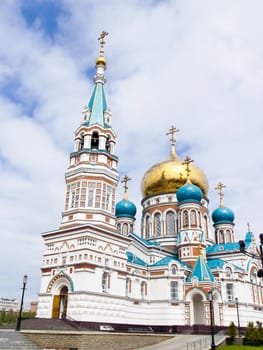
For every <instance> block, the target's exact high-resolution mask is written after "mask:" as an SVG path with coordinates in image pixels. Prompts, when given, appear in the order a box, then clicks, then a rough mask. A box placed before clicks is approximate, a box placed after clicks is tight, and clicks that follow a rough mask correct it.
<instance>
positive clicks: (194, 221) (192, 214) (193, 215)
mask: <svg viewBox="0 0 263 350" xmlns="http://www.w3.org/2000/svg"><path fill="white" fill-rule="evenodd" d="M190 221H191V226H197V217H196V212H195V211H194V210H191V212H190Z"/></svg>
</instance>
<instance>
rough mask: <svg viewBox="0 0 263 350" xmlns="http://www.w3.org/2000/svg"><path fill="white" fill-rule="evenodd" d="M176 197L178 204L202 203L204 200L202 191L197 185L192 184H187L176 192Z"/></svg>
mask: <svg viewBox="0 0 263 350" xmlns="http://www.w3.org/2000/svg"><path fill="white" fill-rule="evenodd" d="M176 196H177V199H178V202H180V203H186V202H198V203H200V202H201V199H202V191H201V190H200V188H199V187H198V186H196V185H193V184H192V183H187V184H185V185H183V186H182V187H180V188H179V190H178V191H177V192H176Z"/></svg>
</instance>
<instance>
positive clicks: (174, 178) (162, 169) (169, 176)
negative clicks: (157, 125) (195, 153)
mask: <svg viewBox="0 0 263 350" xmlns="http://www.w3.org/2000/svg"><path fill="white" fill-rule="evenodd" d="M177 131H179V130H177V129H176V128H175V127H173V126H172V127H171V129H170V130H169V132H168V133H167V135H168V134H172V138H171V140H170V141H171V142H172V149H171V153H170V159H168V160H164V161H162V162H160V163H157V164H154V165H153V166H152V167H151V168H150V169H149V170H147V171H146V173H145V174H144V176H143V179H142V183H141V192H142V195H143V196H144V197H147V196H152V195H156V194H161V193H168V192H177V190H178V189H179V188H180V187H182V186H183V185H184V184H185V183H186V181H187V179H188V173H187V170H186V168H185V166H184V164H183V162H182V159H181V158H180V157H178V156H177V154H176V152H175V148H174V145H175V139H174V133H175V132H177ZM189 172H190V176H189V180H190V181H191V183H192V184H194V185H196V186H198V187H199V188H200V189H201V191H202V193H203V196H204V197H206V195H207V192H208V181H207V178H206V176H205V174H204V172H203V171H202V170H201V169H199V168H198V167H197V166H196V165H194V164H190V165H189Z"/></svg>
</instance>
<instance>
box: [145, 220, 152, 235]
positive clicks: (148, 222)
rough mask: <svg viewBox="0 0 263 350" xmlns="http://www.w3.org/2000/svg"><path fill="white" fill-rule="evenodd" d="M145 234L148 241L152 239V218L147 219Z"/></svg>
mask: <svg viewBox="0 0 263 350" xmlns="http://www.w3.org/2000/svg"><path fill="white" fill-rule="evenodd" d="M145 231H146V232H145V233H146V239H147V238H150V237H151V226H150V217H149V216H147V217H146V222H145Z"/></svg>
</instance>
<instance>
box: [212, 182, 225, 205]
mask: <svg viewBox="0 0 263 350" xmlns="http://www.w3.org/2000/svg"><path fill="white" fill-rule="evenodd" d="M223 188H226V186H225V185H223V184H222V182H221V181H219V183H218V184H217V186H216V187H215V190H218V195H219V206H220V207H221V208H222V207H223V206H224V203H223V197H224V193H223V191H222V190H223Z"/></svg>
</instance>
